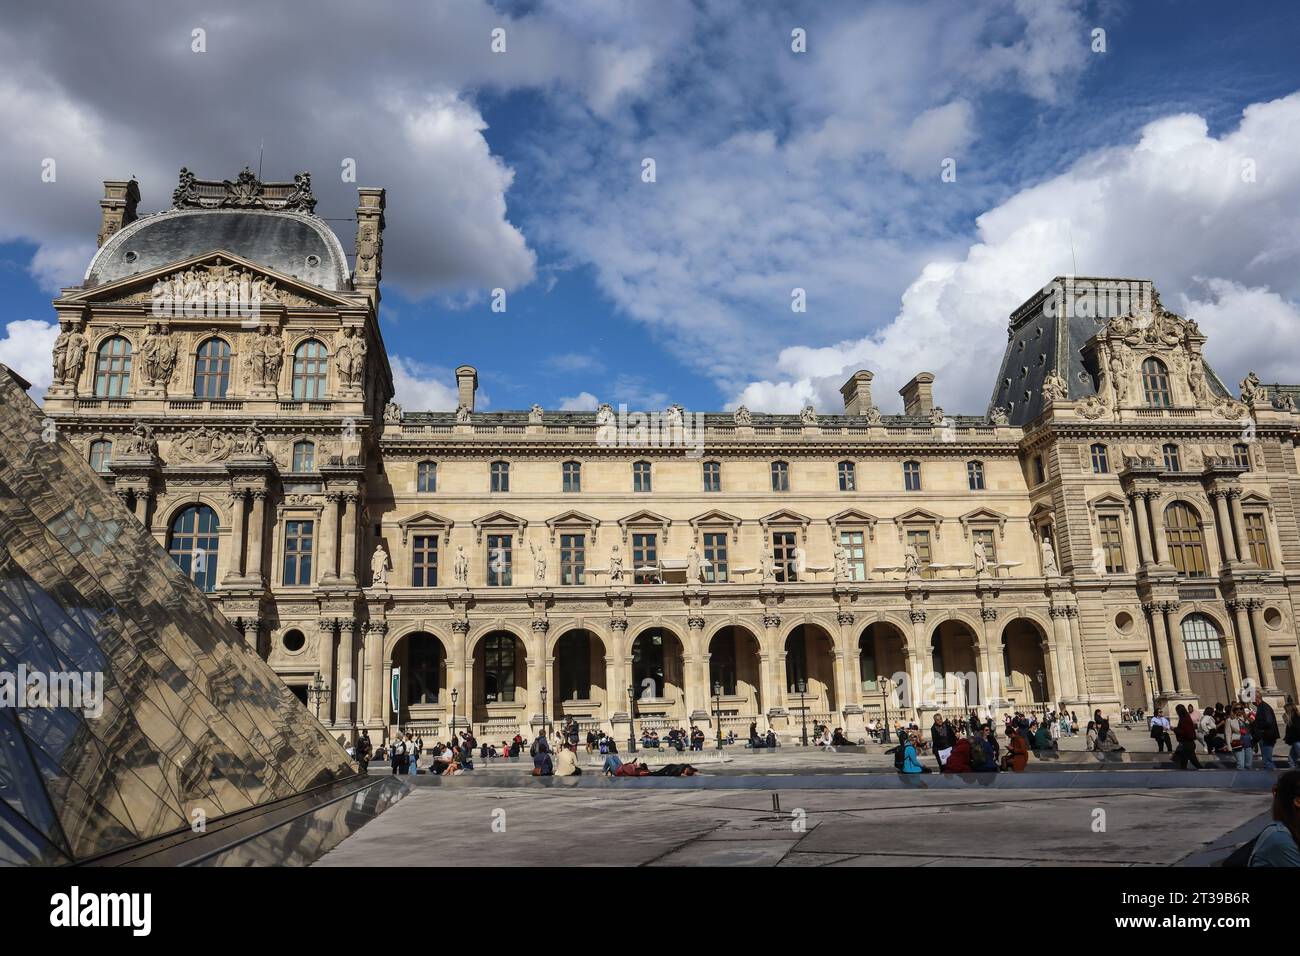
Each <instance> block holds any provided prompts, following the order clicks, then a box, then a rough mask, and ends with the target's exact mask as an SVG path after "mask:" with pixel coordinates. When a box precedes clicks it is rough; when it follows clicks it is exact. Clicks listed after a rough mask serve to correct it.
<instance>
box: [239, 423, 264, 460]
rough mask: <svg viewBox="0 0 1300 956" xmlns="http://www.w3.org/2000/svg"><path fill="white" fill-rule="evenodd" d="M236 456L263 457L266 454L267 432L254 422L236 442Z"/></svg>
mask: <svg viewBox="0 0 1300 956" xmlns="http://www.w3.org/2000/svg"><path fill="white" fill-rule="evenodd" d="M233 451H234V453H235V454H236V455H243V456H245V457H261V456H262V455H265V454H266V432H264V431H263V430H262V429H261V428H259V427H258V424H257V422H252V423H251V424H249V425H248V427H247V428H245V429H244V434H243V435H242V436H240V437H239V438H237V439H236V440H235V447H234V449H233Z"/></svg>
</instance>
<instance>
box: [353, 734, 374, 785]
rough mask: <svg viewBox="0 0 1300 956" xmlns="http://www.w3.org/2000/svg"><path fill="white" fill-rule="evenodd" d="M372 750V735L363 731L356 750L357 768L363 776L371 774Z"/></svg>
mask: <svg viewBox="0 0 1300 956" xmlns="http://www.w3.org/2000/svg"><path fill="white" fill-rule="evenodd" d="M370 750H371V748H370V734H369V733H367V732H366V731H364V730H363V731H361V736H360V738H358V739H357V750H356V755H357V768H358V769H359V770H360V771H361V773H362V775H365V774H367V773H369V772H370Z"/></svg>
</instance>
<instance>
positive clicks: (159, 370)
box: [140, 322, 180, 387]
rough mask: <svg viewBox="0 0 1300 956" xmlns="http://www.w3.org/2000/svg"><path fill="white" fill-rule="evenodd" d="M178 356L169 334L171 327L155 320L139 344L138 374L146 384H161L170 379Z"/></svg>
mask: <svg viewBox="0 0 1300 956" xmlns="http://www.w3.org/2000/svg"><path fill="white" fill-rule="evenodd" d="M179 358H180V349H179V348H178V347H177V345H176V340H175V339H174V338H172V336H171V329H170V328H169V327H168V326H167V325H164V324H161V323H158V322H155V323H153V324H152V325H150V326H149V333H148V334H147V335H146V336H145V338H144V342H143V343H141V345H140V375H141V376H142V377H143V379H144V381H145V384H146V385H153V386H155V387H157V386H163V385H166V384H167V383H168V382H170V381H171V378H172V373H173V372H174V371H175V370H176V362H177V360H178V359H179Z"/></svg>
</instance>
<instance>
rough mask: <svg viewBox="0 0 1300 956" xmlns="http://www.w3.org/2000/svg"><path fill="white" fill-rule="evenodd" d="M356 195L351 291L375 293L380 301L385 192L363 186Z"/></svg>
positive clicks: (372, 294) (374, 296) (382, 269)
mask: <svg viewBox="0 0 1300 956" xmlns="http://www.w3.org/2000/svg"><path fill="white" fill-rule="evenodd" d="M357 194H358V196H360V200H359V202H358V205H357V261H356V264H355V265H354V266H353V268H352V288H354V289H357V290H362V289H365V290H374V291H372V292H371V298H372V299H373V300H374V301H375V302H378V301H379V279H380V277H381V276H382V275H383V271H384V268H383V267H384V199H385V191H384V190H383V189H379V188H376V187H373V186H361V187H359V188H358V189H357Z"/></svg>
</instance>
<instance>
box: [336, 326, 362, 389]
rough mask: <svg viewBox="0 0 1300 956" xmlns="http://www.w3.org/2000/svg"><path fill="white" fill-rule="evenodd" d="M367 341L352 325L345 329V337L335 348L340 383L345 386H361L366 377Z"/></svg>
mask: <svg viewBox="0 0 1300 956" xmlns="http://www.w3.org/2000/svg"><path fill="white" fill-rule="evenodd" d="M365 365H366V343H365V339H364V338H363V337H361V336H358V335H357V330H356V329H354V328H352V327H351V326H347V327H346V328H344V329H343V338H342V340H341V341H340V342H339V344H338V346H337V347H336V348H335V349H334V367H335V368H336V369H337V370H338V373H339V384H340V385H342V386H344V387H345V388H360V387H361V382H362V380H363V379H364V377H365Z"/></svg>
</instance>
